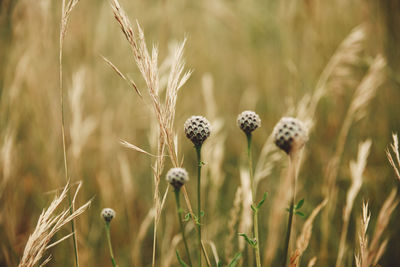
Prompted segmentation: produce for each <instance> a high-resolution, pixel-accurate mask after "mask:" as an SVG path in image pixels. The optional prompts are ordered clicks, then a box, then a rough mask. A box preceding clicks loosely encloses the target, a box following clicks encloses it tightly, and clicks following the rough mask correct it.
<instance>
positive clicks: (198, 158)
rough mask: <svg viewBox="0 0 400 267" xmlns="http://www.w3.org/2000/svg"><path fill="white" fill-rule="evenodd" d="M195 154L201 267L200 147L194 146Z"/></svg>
mask: <svg viewBox="0 0 400 267" xmlns="http://www.w3.org/2000/svg"><path fill="white" fill-rule="evenodd" d="M195 148H196V154H197V229H198V231H197V237H198V242H199V267H201V252H202V249H201V166H202V164H203V163H202V162H201V145H199V146H195Z"/></svg>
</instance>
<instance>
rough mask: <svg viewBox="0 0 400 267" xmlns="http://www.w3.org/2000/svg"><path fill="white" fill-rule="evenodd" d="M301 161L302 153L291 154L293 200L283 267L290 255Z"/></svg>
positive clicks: (289, 172)
mask: <svg viewBox="0 0 400 267" xmlns="http://www.w3.org/2000/svg"><path fill="white" fill-rule="evenodd" d="M299 161H300V153H299V152H298V151H294V152H292V153H290V154H289V168H288V175H289V179H291V182H292V199H291V201H290V206H289V218H288V224H287V230H286V237H285V246H284V251H283V257H284V258H283V261H282V266H286V263H287V259H288V254H289V244H290V234H291V231H292V224H293V213H294V203H295V199H296V181H297V175H298V164H299Z"/></svg>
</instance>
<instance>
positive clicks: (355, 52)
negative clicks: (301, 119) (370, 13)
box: [308, 24, 366, 117]
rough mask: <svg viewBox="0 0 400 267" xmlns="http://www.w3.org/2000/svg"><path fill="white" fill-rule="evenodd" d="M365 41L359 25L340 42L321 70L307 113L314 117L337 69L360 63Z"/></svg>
mask: <svg viewBox="0 0 400 267" xmlns="http://www.w3.org/2000/svg"><path fill="white" fill-rule="evenodd" d="M365 39H366V25H365V24H361V25H358V26H357V27H355V28H354V29H353V30H352V31H351V32H350V34H349V35H348V36H347V37H346V38H345V39H344V40H343V41H342V42H341V44H340V45H339V47H338V48H337V49H336V51H335V52H334V54H333V55H332V57H331V58H330V59H329V62H328V64H327V65H326V66H325V68H324V69H323V71H322V73H321V75H320V77H319V79H318V81H317V85H316V86H315V91H314V93H313V95H312V97H311V99H310V105H309V108H308V112H309V114H310V115H311V117H314V114H315V111H316V109H317V105H318V103H319V101H320V100H321V98H322V97H324V96H325V95H326V93H327V87H328V83H329V81H330V78H331V77H332V75H334V74H335V72H337V71H338V70H339V69H343V68H346V67H349V66H354V65H356V64H358V63H359V62H360V61H361V52H362V51H363V49H364V41H365Z"/></svg>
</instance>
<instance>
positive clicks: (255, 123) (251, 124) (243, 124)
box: [237, 110, 261, 134]
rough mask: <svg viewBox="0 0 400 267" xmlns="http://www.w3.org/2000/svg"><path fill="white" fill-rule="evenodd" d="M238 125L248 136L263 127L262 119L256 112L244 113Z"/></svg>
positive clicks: (240, 116)
mask: <svg viewBox="0 0 400 267" xmlns="http://www.w3.org/2000/svg"><path fill="white" fill-rule="evenodd" d="M237 124H238V126H239V128H240V129H242V131H243V132H245V133H246V134H250V133H251V132H252V131H254V130H255V129H257V128H259V127H261V119H260V117H259V116H258V114H257V113H255V112H254V111H249V110H246V111H243V112H242V113H240V114H239V116H238V117H237Z"/></svg>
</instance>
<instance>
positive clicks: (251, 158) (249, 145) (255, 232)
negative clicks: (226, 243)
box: [246, 133, 261, 267]
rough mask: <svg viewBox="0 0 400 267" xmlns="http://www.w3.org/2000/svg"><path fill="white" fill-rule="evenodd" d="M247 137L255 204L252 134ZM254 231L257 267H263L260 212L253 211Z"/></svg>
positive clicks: (251, 185)
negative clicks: (259, 233)
mask: <svg viewBox="0 0 400 267" xmlns="http://www.w3.org/2000/svg"><path fill="white" fill-rule="evenodd" d="M246 137H247V158H248V164H249V174H250V187H251V192H252V197H253V203H255V198H256V193H257V192H256V188H255V187H254V175H253V157H252V153H251V137H252V135H251V133H248V134H246ZM253 229H254V237H255V239H256V242H257V243H256V245H255V247H254V252H255V258H256V265H257V267H261V258H260V245H259V242H260V239H259V237H258V210H257V209H255V210H253Z"/></svg>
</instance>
